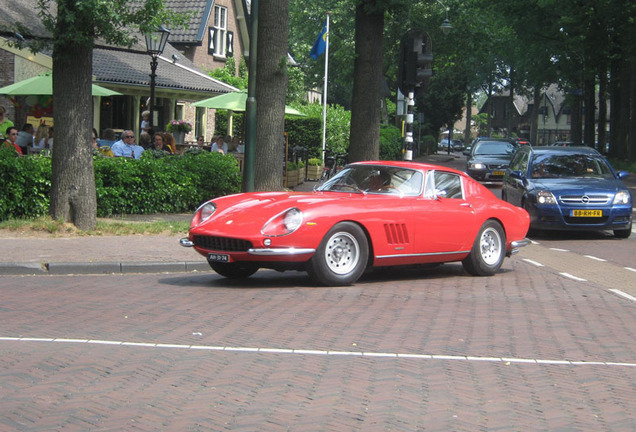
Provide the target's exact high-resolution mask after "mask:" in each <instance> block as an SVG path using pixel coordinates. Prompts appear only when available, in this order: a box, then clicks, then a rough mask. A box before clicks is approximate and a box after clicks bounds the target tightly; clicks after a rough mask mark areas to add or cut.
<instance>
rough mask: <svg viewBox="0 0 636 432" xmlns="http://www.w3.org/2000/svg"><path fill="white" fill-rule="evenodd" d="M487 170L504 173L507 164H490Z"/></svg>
mask: <svg viewBox="0 0 636 432" xmlns="http://www.w3.org/2000/svg"><path fill="white" fill-rule="evenodd" d="M488 168H489V169H490V170H495V171H501V170H504V171H505V170H506V169H507V168H508V164H490V165H488Z"/></svg>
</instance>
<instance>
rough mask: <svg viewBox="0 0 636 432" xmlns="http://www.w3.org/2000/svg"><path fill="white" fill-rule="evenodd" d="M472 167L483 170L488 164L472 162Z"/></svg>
mask: <svg viewBox="0 0 636 432" xmlns="http://www.w3.org/2000/svg"><path fill="white" fill-rule="evenodd" d="M470 168H471V169H475V170H483V169H486V165H485V164H483V163H471V164H470Z"/></svg>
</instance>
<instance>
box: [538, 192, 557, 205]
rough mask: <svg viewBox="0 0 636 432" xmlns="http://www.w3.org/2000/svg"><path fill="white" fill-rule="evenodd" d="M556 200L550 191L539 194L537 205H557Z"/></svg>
mask: <svg viewBox="0 0 636 432" xmlns="http://www.w3.org/2000/svg"><path fill="white" fill-rule="evenodd" d="M556 203H557V201H556V198H555V197H554V195H553V194H552V192H550V191H539V192H537V204H540V205H541V204H556Z"/></svg>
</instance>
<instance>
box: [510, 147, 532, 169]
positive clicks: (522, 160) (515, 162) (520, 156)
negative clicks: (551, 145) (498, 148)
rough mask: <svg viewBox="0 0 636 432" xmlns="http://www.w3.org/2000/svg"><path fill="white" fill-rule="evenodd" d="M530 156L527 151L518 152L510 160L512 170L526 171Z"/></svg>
mask: <svg viewBox="0 0 636 432" xmlns="http://www.w3.org/2000/svg"><path fill="white" fill-rule="evenodd" d="M528 157H529V154H528V152H526V151H520V152H517V154H515V156H514V157H513V158H512V161H511V162H510V170H511V171H521V172H523V173H525V172H526V170H527V169H528Z"/></svg>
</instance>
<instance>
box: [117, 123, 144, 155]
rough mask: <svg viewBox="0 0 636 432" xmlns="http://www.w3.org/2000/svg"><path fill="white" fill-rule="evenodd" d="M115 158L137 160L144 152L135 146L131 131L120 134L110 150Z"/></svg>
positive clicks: (141, 148)
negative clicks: (119, 137)
mask: <svg viewBox="0 0 636 432" xmlns="http://www.w3.org/2000/svg"><path fill="white" fill-rule="evenodd" d="M110 149H111V150H112V151H113V154H114V155H115V157H129V158H135V159H139V158H140V157H141V154H142V153H143V152H144V148H143V147H142V146H139V145H137V144H135V135H134V133H133V131H131V130H125V131H123V132H122V133H121V139H120V140H119V141H117V142H116V143H115V144H113V145H112V146H111V148H110Z"/></svg>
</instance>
